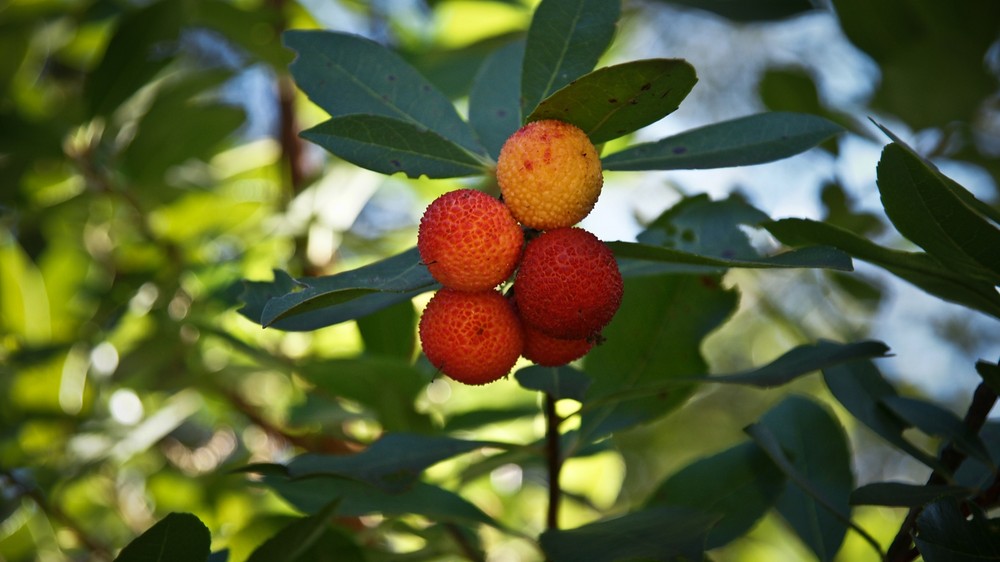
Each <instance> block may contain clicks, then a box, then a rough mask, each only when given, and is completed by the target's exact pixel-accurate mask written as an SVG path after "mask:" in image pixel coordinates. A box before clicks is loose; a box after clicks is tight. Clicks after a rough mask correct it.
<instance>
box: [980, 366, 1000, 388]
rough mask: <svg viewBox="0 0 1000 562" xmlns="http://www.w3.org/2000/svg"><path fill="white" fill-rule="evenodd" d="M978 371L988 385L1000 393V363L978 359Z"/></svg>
mask: <svg viewBox="0 0 1000 562" xmlns="http://www.w3.org/2000/svg"><path fill="white" fill-rule="evenodd" d="M976 372H977V373H979V376H980V377H982V378H983V382H985V383H986V386H988V387H990V388H991V389H992V390H993V392H995V393H997V394H1000V365H998V364H996V363H990V362H987V361H983V360H979V361H976Z"/></svg>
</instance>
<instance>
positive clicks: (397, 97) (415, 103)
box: [284, 30, 485, 157]
mask: <svg viewBox="0 0 1000 562" xmlns="http://www.w3.org/2000/svg"><path fill="white" fill-rule="evenodd" d="M284 40H285V44H286V45H287V46H288V47H290V48H291V49H293V50H295V51H296V52H297V53H298V57H296V59H295V61H294V62H293V63H292V65H291V66H290V67H289V68H290V70H291V72H292V76H294V77H295V82H296V83H297V84H298V86H299V88H301V89H302V91H303V92H305V93H306V95H307V96H309V99H311V100H312V101H313V102H314V103H315V104H316V105H318V106H320V107H321V108H323V109H324V110H325V111H326V112H327V113H329V114H330V116H331V117H342V116H345V115H353V114H365V115H378V116H382V117H386V118H389V119H395V120H399V121H405V122H407V123H409V124H410V125H412V126H413V127H414V128H415V129H416V130H418V131H419V130H427V131H433V132H434V133H436V134H437V135H439V136H440V137H443V138H445V139H447V140H449V141H451V142H452V143H454V144H457V145H458V146H460V147H462V148H464V149H466V150H467V151H468V152H470V153H471V154H480V155H483V156H484V157H485V149H483V148H482V147H481V146H480V145H479V142H478V141H477V140H476V135H475V133H474V132H473V131H472V128H471V127H469V125H468V123H466V122H465V121H463V120H462V118H461V117H459V115H458V112H457V111H456V110H455V107H454V106H453V105H452V103H451V101H450V100H449V99H448V98H446V97H445V96H444V94H442V93H441V92H440V91H438V90H437V88H435V87H434V86H433V85H431V83H430V82H428V81H427V80H426V79H424V77H422V76H420V74H419V73H418V72H417V71H416V70H414V69H413V67H412V66H410V65H409V63H407V62H406V61H404V60H403V59H402V58H400V57H399V55H397V54H396V53H393V52H392V51H390V50H389V49H386V48H385V47H383V46H381V45H379V44H378V43H375V42H374V41H371V40H369V39H365V38H363V37H359V36H357V35H351V34H347V33H335V32H330V31H314V30H309V31H305V30H294V31H286V32H285V34H284Z"/></svg>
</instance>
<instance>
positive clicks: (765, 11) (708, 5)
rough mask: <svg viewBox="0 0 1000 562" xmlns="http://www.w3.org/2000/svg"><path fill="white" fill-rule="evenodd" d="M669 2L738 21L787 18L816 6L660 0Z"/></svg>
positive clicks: (798, 1)
mask: <svg viewBox="0 0 1000 562" xmlns="http://www.w3.org/2000/svg"><path fill="white" fill-rule="evenodd" d="M661 1H662V2H668V3H670V4H678V5H681V6H690V7H692V8H698V9H701V10H706V11H709V12H712V13H715V14H718V15H720V16H722V17H725V18H729V19H731V20H733V21H738V22H755V21H773V20H780V19H784V18H789V17H792V16H796V15H799V14H803V13H805V12H808V11H811V10H815V9H816V8H817V7H816V5H815V4H813V3H812V2H810V1H809V0H753V1H751V2H746V1H742V0H661Z"/></svg>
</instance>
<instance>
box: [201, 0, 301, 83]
mask: <svg viewBox="0 0 1000 562" xmlns="http://www.w3.org/2000/svg"><path fill="white" fill-rule="evenodd" d="M193 8H194V10H195V11H194V14H193V15H194V21H193V23H195V24H197V25H201V26H204V27H207V28H209V29H211V30H212V31H216V32H219V33H221V34H223V35H224V36H225V37H226V38H227V39H229V40H230V41H232V42H234V43H235V44H236V45H238V46H239V47H240V48H241V49H244V50H245V51H247V52H248V53H250V54H252V56H253V57H254V58H255V59H256V60H260V61H263V62H265V63H267V64H269V65H270V66H271V67H273V68H275V69H278V70H281V71H284V69H285V67H287V66H288V64H289V63H291V62H292V53H290V52H288V50H286V49H282V48H280V47H279V46H278V45H277V41H275V39H276V37H275V33H277V31H273V30H277V29H278V28H279V27H280V26H281V22H282V20H283V18H284V16H283V14H282V13H281V10H278V9H275V8H274V7H272V6H269V5H264V6H253V7H249V6H243V7H241V6H240V5H235V4H232V3H229V2H225V1H220V0H199V1H198V2H196V3H194V5H193Z"/></svg>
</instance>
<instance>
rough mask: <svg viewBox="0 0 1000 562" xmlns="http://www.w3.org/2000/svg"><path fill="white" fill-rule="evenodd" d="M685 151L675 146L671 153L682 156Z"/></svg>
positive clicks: (681, 147)
mask: <svg viewBox="0 0 1000 562" xmlns="http://www.w3.org/2000/svg"><path fill="white" fill-rule="evenodd" d="M687 150H688V149H687V148H685V147H683V146H675V147H674V149H673V150H672V151H671V152H673V153H674V154H684V153H685V152H687Z"/></svg>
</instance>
